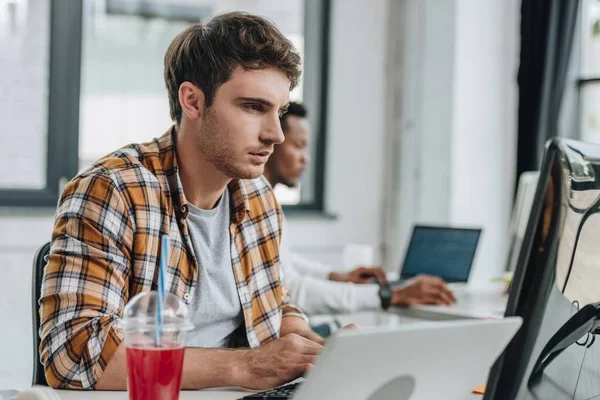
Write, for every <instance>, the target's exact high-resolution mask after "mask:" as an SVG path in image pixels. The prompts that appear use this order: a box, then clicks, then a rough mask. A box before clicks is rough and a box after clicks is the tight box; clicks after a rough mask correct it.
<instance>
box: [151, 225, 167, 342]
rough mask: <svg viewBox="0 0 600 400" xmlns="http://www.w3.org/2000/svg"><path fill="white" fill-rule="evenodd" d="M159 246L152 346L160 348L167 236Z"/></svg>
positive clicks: (164, 236)
mask: <svg viewBox="0 0 600 400" xmlns="http://www.w3.org/2000/svg"><path fill="white" fill-rule="evenodd" d="M161 239H162V241H161V245H160V263H159V265H158V285H157V286H158V290H157V302H156V330H155V331H154V345H155V346H160V343H161V340H162V331H163V309H164V306H165V272H166V270H167V265H168V262H169V236H168V235H162V238H161Z"/></svg>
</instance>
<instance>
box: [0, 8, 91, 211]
mask: <svg viewBox="0 0 600 400" xmlns="http://www.w3.org/2000/svg"><path fill="white" fill-rule="evenodd" d="M80 14H81V7H80V5H79V4H78V2H70V1H65V0H53V1H52V2H49V1H47V0H0V48H1V49H2V51H1V52H0V92H1V93H2V97H1V98H0V121H2V124H3V125H2V130H3V133H2V135H0V206H55V205H56V200H57V198H58V194H59V192H60V189H61V188H60V186H61V184H62V183H63V182H65V180H66V177H71V176H73V175H74V174H75V173H76V171H77V165H76V163H75V162H74V160H73V157H71V158H70V160H71V161H69V157H68V155H69V154H76V148H77V126H76V121H77V118H78V115H77V99H78V97H79V82H78V80H79V47H80V46H79V42H78V40H77V38H78V37H79V36H80V33H79V32H80V29H81V21H80V19H78V18H77V17H75V18H73V16H78V15H80Z"/></svg>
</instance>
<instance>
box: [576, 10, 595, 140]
mask: <svg viewBox="0 0 600 400" xmlns="http://www.w3.org/2000/svg"><path fill="white" fill-rule="evenodd" d="M586 4H587V3H586V2H585V1H584V2H582V4H581V5H580V16H579V23H580V24H581V27H582V29H580V32H579V37H578V38H577V40H579V41H580V42H581V43H582V42H583V35H584V32H585V31H584V29H585V24H584V19H585V18H586V17H587V11H586V10H585V6H586ZM584 51H585V49H584V47H583V46H581V47H580V54H579V63H580V67H579V73H578V75H579V78H578V79H577V91H578V102H579V104H578V107H579V121H578V122H579V125H578V131H579V134H578V137H579V138H580V139H581V138H583V135H584V132H583V122H584V118H585V115H584V110H585V107H584V105H583V103H584V99H583V92H584V90H585V88H586V87H590V86H594V85H600V72H598V73H596V74H591V75H585V74H583V73H582V67H581V65H582V59H583V52H584Z"/></svg>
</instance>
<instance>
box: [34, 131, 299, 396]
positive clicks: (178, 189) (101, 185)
mask: <svg viewBox="0 0 600 400" xmlns="http://www.w3.org/2000/svg"><path fill="white" fill-rule="evenodd" d="M173 135H174V128H171V129H170V130H169V131H168V132H167V133H166V134H165V135H163V136H162V137H160V138H158V139H155V140H154V141H152V142H149V143H144V144H133V145H129V146H126V147H124V148H122V149H120V150H117V151H115V152H113V153H112V154H110V155H108V156H106V157H104V158H102V159H100V160H99V161H98V162H96V163H95V164H94V165H93V166H91V167H90V168H89V169H87V170H85V171H83V172H81V173H80V174H79V175H78V176H77V177H75V178H74V179H73V180H72V181H71V182H69V184H68V185H67V186H66V188H65V190H64V192H63V194H62V196H61V199H60V201H59V204H58V210H57V214H56V221H55V225H54V231H53V233H52V246H51V250H50V255H49V257H48V262H47V264H46V267H45V269H44V278H43V283H42V295H41V299H40V322H41V325H40V332H39V333H40V336H41V339H42V341H41V345H40V353H41V360H42V363H43V364H44V367H45V373H46V379H47V381H48V384H49V385H50V386H53V387H63V388H76V389H91V388H93V387H94V386H95V384H96V382H97V381H98V379H99V378H100V376H101V374H102V372H103V371H104V369H105V368H106V365H107V364H108V362H109V361H110V359H111V357H112V355H113V354H114V353H115V351H116V350H117V347H118V346H119V344H120V343H121V341H122V340H123V332H122V330H121V329H120V328H119V327H118V321H119V318H120V317H121V316H122V314H123V310H124V308H125V304H126V303H127V301H128V300H129V299H130V298H132V297H133V296H134V295H136V294H137V293H140V292H143V291H149V290H151V289H155V288H156V278H157V273H158V270H157V268H156V266H157V264H158V260H159V255H160V254H159V253H160V237H161V235H163V234H168V235H169V239H170V252H169V262H168V268H167V271H166V272H167V274H166V277H165V287H166V289H167V290H169V291H170V292H172V293H174V294H176V295H178V296H179V297H180V298H182V299H183V300H184V301H185V302H186V303H189V302H190V301H191V299H192V296H193V292H194V288H195V285H194V283H195V282H196V280H197V277H198V268H199V264H202V260H201V259H197V258H196V255H195V254H194V251H193V246H192V242H191V238H190V235H189V231H188V227H187V224H186V216H187V214H188V210H189V208H188V202H187V201H186V199H185V196H184V194H183V190H182V186H181V182H180V180H179V175H178V173H177V158H176V153H175V146H174V142H173ZM229 189H230V193H231V198H232V203H233V207H232V216H231V223H230V226H229V232H230V238H231V246H230V247H231V262H232V265H233V273H234V277H235V280H236V286H237V290H238V294H239V298H240V301H241V306H242V310H243V314H244V323H245V340H247V344H248V345H249V346H250V347H251V348H255V347H258V346H260V345H263V344H266V343H268V342H269V341H271V340H274V339H276V338H278V337H279V331H280V327H281V320H282V317H286V316H299V317H302V318H304V315H303V314H302V312H301V311H300V310H298V309H296V308H295V307H293V306H291V305H289V303H288V295H287V289H286V287H285V286H284V285H283V284H282V282H283V277H282V276H281V271H280V268H279V242H280V235H281V212H280V208H279V205H278V204H277V202H276V200H275V197H274V195H273V192H272V190H271V187H270V185H269V184H268V183H267V181H266V180H265V179H264V178H263V177H261V178H258V179H253V180H238V179H234V180H233V181H232V182H231V183H230V185H229ZM242 329H243V327H242Z"/></svg>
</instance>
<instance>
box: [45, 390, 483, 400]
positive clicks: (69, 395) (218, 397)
mask: <svg viewBox="0 0 600 400" xmlns="http://www.w3.org/2000/svg"><path fill="white" fill-rule="evenodd" d="M55 392H56V394H58V396H59V397H60V399H61V400H84V399H86V400H128V399H129V397H128V395H127V392H81V391H74V390H71V391H69V390H55ZM247 393H249V392H246V391H244V390H243V389H235V388H229V389H207V390H183V391H181V394H180V395H179V399H180V400H236V399H239V398H241V397H242V396H244V395H246V394H247ZM482 397H483V396H480V395H475V394H468V395H466V396H465V397H464V398H463V399H446V400H481V399H482ZM326 398H327V395H326V394H325V395H324V396H323V399H326Z"/></svg>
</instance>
